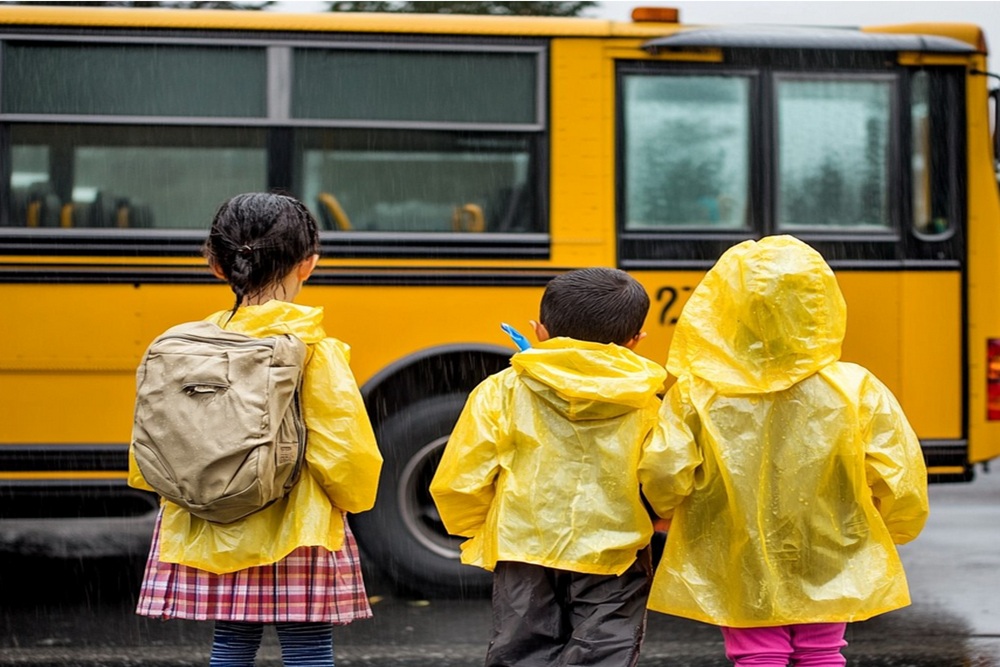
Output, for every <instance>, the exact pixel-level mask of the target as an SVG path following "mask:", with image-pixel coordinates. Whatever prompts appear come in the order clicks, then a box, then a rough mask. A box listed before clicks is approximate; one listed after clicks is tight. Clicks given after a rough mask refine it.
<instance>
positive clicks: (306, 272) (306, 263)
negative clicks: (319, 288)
mask: <svg viewBox="0 0 1000 667" xmlns="http://www.w3.org/2000/svg"><path fill="white" fill-rule="evenodd" d="M318 261H319V255H316V254H313V255H309V256H308V257H306V258H305V259H304V260H302V261H301V262H299V264H298V266H296V267H295V271H296V274H295V275H296V276H297V277H298V279H299V280H301V281H302V282H305V281H306V279H307V278H309V276H311V275H312V272H313V270H315V268H316V262H318Z"/></svg>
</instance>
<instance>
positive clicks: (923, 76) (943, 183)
mask: <svg viewBox="0 0 1000 667" xmlns="http://www.w3.org/2000/svg"><path fill="white" fill-rule="evenodd" d="M961 80H962V76H961V73H960V72H956V71H954V70H952V71H949V69H948V68H927V69H921V70H917V71H915V72H913V74H912V75H911V76H910V125H911V143H910V173H911V176H912V207H913V210H912V217H911V223H912V228H913V231H914V233H915V234H916V235H917V236H919V237H923V238H927V237H934V236H939V237H943V236H946V235H948V234H949V233H950V232H951V231H952V230H953V227H954V224H955V220H956V219H957V217H958V215H959V213H958V210H957V208H956V206H955V201H956V200H957V197H956V194H955V193H957V192H958V191H959V189H960V186H959V184H958V182H957V181H958V178H959V176H958V174H959V170H958V168H957V167H956V164H957V162H958V160H960V159H961V158H960V151H961V150H962V149H961V146H962V145H963V140H962V137H961V135H960V132H961V131H960V129H959V128H958V127H956V125H955V123H954V122H953V121H952V120H951V119H953V118H954V115H955V113H956V110H955V109H954V105H960V104H961V100H962V98H963V96H964V93H963V91H962V89H961V83H960V82H961ZM935 240H936V239H935Z"/></svg>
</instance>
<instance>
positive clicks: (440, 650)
mask: <svg viewBox="0 0 1000 667" xmlns="http://www.w3.org/2000/svg"><path fill="white" fill-rule="evenodd" d="M901 553H902V557H903V562H904V564H905V566H906V569H907V574H908V578H909V582H910V590H911V595H912V597H913V599H914V603H913V605H912V606H911V607H908V608H907V609H903V610H900V611H896V612H892V613H890V614H886V615H884V616H882V617H879V618H876V619H873V620H870V621H866V622H864V623H857V624H854V625H852V626H850V627H849V628H848V631H847V639H848V642H849V646H848V647H847V649H845V654H846V655H847V657H848V665H850V666H851V667H856V666H865V667H1000V471H995V472H994V473H993V474H984V473H982V472H980V473H979V474H978V476H977V479H976V481H974V482H972V483H971V484H965V485H935V486H932V487H931V518H930V521H929V523H928V526H927V529H926V530H925V531H924V533H923V534H922V535H921V536H920V537H919V538H918V539H917V540H916V541H915V542H914V543H912V544H909V545H905V546H904V547H902V548H901ZM139 566H140V564H138V563H130V562H125V561H115V560H110V561H109V560H105V561H88V562H82V563H81V562H78V561H52V560H47V559H40V558H31V559H18V558H9V557H8V558H3V559H0V665H21V666H32V667H42V666H60V667H125V666H129V667H132V666H139V665H142V666H145V667H182V666H183V667H187V666H189V665H190V666H195V665H207V664H208V651H209V646H210V644H211V632H212V629H211V624H209V623H198V622H189V621H166V622H161V621H152V620H149V619H143V618H139V617H137V616H135V615H134V614H133V613H132V609H133V606H134V600H135V592H136V590H137V587H138V579H139V576H140V575H139ZM368 587H369V592H370V593H372V596H373V598H372V599H373V602H374V605H373V608H374V612H375V618H374V619H372V620H370V621H365V622H359V623H355V624H354V625H351V626H348V627H344V628H338V629H337V630H336V631H335V634H334V637H335V643H336V652H337V664H338V665H343V666H345V667H349V666H352V665H364V666H369V665H370V666H380V667H388V666H393V665H400V666H405V667H424V666H430V665H434V666H435V667H465V666H470V667H471V666H474V665H481V664H482V657H483V654H484V651H485V647H486V643H487V641H488V638H489V632H490V609H489V602H488V601H487V600H407V599H402V598H398V597H395V596H393V595H392V594H391V592H390V591H389V590H388V589H387V587H386V585H385V584H384V583H382V582H381V581H379V578H378V577H377V576H375V575H369V577H368ZM257 664H258V666H259V667H271V666H275V665H280V664H281V661H280V658H279V652H278V648H277V641H276V639H275V637H274V635H273V633H266V634H265V639H264V646H263V648H262V649H261V653H260V655H259V657H258V662H257ZM727 664H728V662H727V661H726V660H725V658H724V656H723V652H722V642H721V639H720V637H719V634H718V631H717V630H716V629H715V628H713V627H711V626H706V625H703V624H700V623H694V622H691V621H686V620H681V619H675V618H671V617H667V616H664V615H661V614H650V618H649V627H648V631H647V640H646V643H645V645H644V648H643V654H642V659H641V660H640V666H641V667H710V666H712V667H714V666H719V667H723V666H725V665H727Z"/></svg>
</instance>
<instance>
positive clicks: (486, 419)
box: [431, 338, 666, 575]
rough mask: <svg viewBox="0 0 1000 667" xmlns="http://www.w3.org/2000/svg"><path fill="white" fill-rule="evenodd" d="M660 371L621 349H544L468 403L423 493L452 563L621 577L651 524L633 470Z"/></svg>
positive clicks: (524, 355) (649, 425)
mask: <svg viewBox="0 0 1000 667" xmlns="http://www.w3.org/2000/svg"><path fill="white" fill-rule="evenodd" d="M665 378H666V372H665V371H664V370H663V368H662V367H660V366H658V365H657V364H654V363H653V362H651V361H649V360H648V359H645V358H643V357H640V356H639V355H637V354H635V353H634V352H632V351H630V350H628V349H626V348H624V347H621V346H619V345H602V344H598V343H589V342H583V341H578V340H573V339H570V338H553V339H550V340H548V341H545V342H543V343H539V344H538V345H537V346H535V347H533V348H530V349H528V350H526V351H524V352H520V353H518V354H516V355H514V357H513V358H512V359H511V368H508V369H506V370H504V371H501V372H500V373H497V374H496V375H493V376H491V377H489V378H487V379H486V380H485V381H483V382H482V383H481V384H480V385H479V386H478V387H477V388H476V389H475V390H474V391H473V392H472V394H471V395H470V396H469V400H468V402H467V403H466V406H465V409H464V410H463V412H462V415H461V417H459V420H458V424H457V425H456V426H455V429H454V430H453V432H452V434H451V438H450V439H449V441H448V446H447V447H446V448H445V452H444V456H443V457H442V459H441V464H440V466H439V467H438V470H437V473H436V475H435V477H434V480H433V482H432V483H431V494H432V495H433V497H434V501H435V502H436V504H437V508H438V510H439V512H440V514H441V518H442V519H443V521H444V524H445V526H446V527H447V529H448V531H449V532H450V533H452V534H454V535H462V536H465V537H468V538H469V539H468V540H467V541H466V542H465V543H464V544H463V545H462V562H463V563H467V564H471V565H478V566H479V567H483V568H485V569H487V570H493V568H494V566H495V565H496V563H497V561H501V560H502V561H517V562H523V563H532V564H535V565H543V566H547V567H553V568H558V569H563V570H570V571H574V572H582V573H589V574H615V575H617V574H621V573H622V572H624V571H625V570H626V569H628V567H629V566H630V565H631V564H632V563H633V562H635V558H636V552H637V550H639V549H642V548H643V547H645V546H646V545H647V544H648V543H649V539H650V536H651V535H652V524H651V522H650V518H649V514H648V513H647V511H646V509H645V508H644V506H643V504H642V501H641V499H640V495H639V479H638V477H637V470H638V466H639V460H640V457H641V454H642V449H643V447H644V446H645V445H647V444H648V442H649V439H650V435H651V433H652V429H653V427H654V425H655V423H656V415H657V410H658V408H659V402H660V401H659V398H658V397H657V392H660V391H662V389H663V382H664V380H665Z"/></svg>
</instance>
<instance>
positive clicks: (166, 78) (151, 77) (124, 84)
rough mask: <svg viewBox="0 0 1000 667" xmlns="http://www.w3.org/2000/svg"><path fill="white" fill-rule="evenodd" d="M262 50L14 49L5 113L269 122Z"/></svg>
mask: <svg viewBox="0 0 1000 667" xmlns="http://www.w3.org/2000/svg"><path fill="white" fill-rule="evenodd" d="M265 57H266V54H265V50H264V49H262V48H219V47H200V46H171V47H170V48H163V47H157V46H147V45H141V46H140V45H132V44H108V45H91V44H37V43H19V42H7V43H6V45H5V48H4V57H3V95H2V99H3V107H2V109H3V112H5V113H22V114H66V115H74V116H79V115H119V116H191V117H262V116H265V115H266V111H267V109H266V107H267V104H266V103H267V98H266V93H265V91H266V81H265V76H266V72H267V67H266V60H265Z"/></svg>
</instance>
